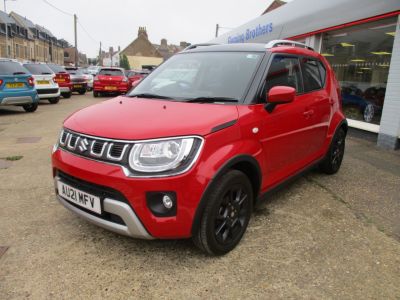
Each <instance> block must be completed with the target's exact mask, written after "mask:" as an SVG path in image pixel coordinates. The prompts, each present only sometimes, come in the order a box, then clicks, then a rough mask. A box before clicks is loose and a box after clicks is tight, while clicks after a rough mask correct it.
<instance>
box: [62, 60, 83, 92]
mask: <svg viewBox="0 0 400 300" xmlns="http://www.w3.org/2000/svg"><path fill="white" fill-rule="evenodd" d="M65 69H66V70H67V72H68V73H69V75H70V76H71V82H72V91H73V92H78V93H79V94H80V95H84V94H85V93H86V91H87V86H88V84H87V79H86V76H85V75H84V74H83V73H82V71H81V70H80V69H79V68H77V67H65Z"/></svg>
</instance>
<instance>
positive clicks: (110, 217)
mask: <svg viewBox="0 0 400 300" xmlns="http://www.w3.org/2000/svg"><path fill="white" fill-rule="evenodd" d="M56 174H57V176H58V177H59V178H60V179H61V181H62V182H64V183H66V184H69V185H70V186H72V187H75V188H77V189H79V190H82V191H84V192H86V193H89V194H91V195H94V196H97V197H99V198H100V201H101V207H102V208H103V207H104V206H103V201H104V199H105V198H110V199H113V200H117V201H121V202H124V203H126V204H128V205H129V206H131V205H130V204H129V202H128V200H127V199H126V198H125V197H124V195H123V194H121V193H120V192H118V191H116V190H114V189H112V188H109V187H105V186H101V185H97V184H93V183H90V182H87V181H83V180H81V179H78V178H76V177H73V176H71V175H68V174H66V173H64V172H61V171H60V170H57V172H56ZM68 203H69V204H71V205H73V206H75V207H76V208H79V209H81V210H83V211H85V212H86V213H89V214H91V215H94V216H96V217H98V218H101V219H103V220H107V221H110V222H114V223H118V224H121V225H126V224H125V223H124V221H123V220H122V219H121V217H119V216H117V215H114V214H112V213H109V212H106V211H104V210H103V209H102V214H101V215H99V214H96V213H94V212H92V211H91V210H88V209H85V208H84V207H82V206H79V205H76V204H75V203H73V202H68ZM131 208H132V206H131ZM132 210H133V209H132Z"/></svg>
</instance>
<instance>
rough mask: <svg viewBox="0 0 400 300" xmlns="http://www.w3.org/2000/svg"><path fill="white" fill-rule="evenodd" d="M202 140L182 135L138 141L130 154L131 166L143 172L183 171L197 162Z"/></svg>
mask: <svg viewBox="0 0 400 300" xmlns="http://www.w3.org/2000/svg"><path fill="white" fill-rule="evenodd" d="M202 142H203V140H202V139H200V138H198V137H182V138H171V139H163V140H153V141H146V142H141V143H136V144H135V145H134V146H133V147H132V150H131V152H130V155H129V166H130V167H131V168H132V170H134V171H136V172H143V173H160V172H166V171H171V170H174V171H176V172H174V173H179V172H183V171H185V170H187V169H189V168H190V167H191V166H192V165H193V163H194V162H195V160H196V158H197V156H198V153H199V151H200V148H201V145H202Z"/></svg>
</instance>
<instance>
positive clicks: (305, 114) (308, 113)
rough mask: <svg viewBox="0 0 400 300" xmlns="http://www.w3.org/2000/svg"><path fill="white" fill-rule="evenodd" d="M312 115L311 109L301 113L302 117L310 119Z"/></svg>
mask: <svg viewBox="0 0 400 300" xmlns="http://www.w3.org/2000/svg"><path fill="white" fill-rule="evenodd" d="M313 114H314V110H312V109H310V110H307V111H305V112H303V115H304V116H305V117H308V118H309V117H311V116H312V115H313Z"/></svg>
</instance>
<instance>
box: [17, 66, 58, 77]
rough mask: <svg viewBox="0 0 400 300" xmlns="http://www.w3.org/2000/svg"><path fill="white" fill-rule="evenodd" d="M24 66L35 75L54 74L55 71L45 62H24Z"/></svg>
mask: <svg viewBox="0 0 400 300" xmlns="http://www.w3.org/2000/svg"><path fill="white" fill-rule="evenodd" d="M24 67H25V68H26V69H28V71H29V72H31V74H33V75H49V74H54V72H53V71H52V70H51V69H50V68H49V67H48V66H47V65H45V64H24Z"/></svg>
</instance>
